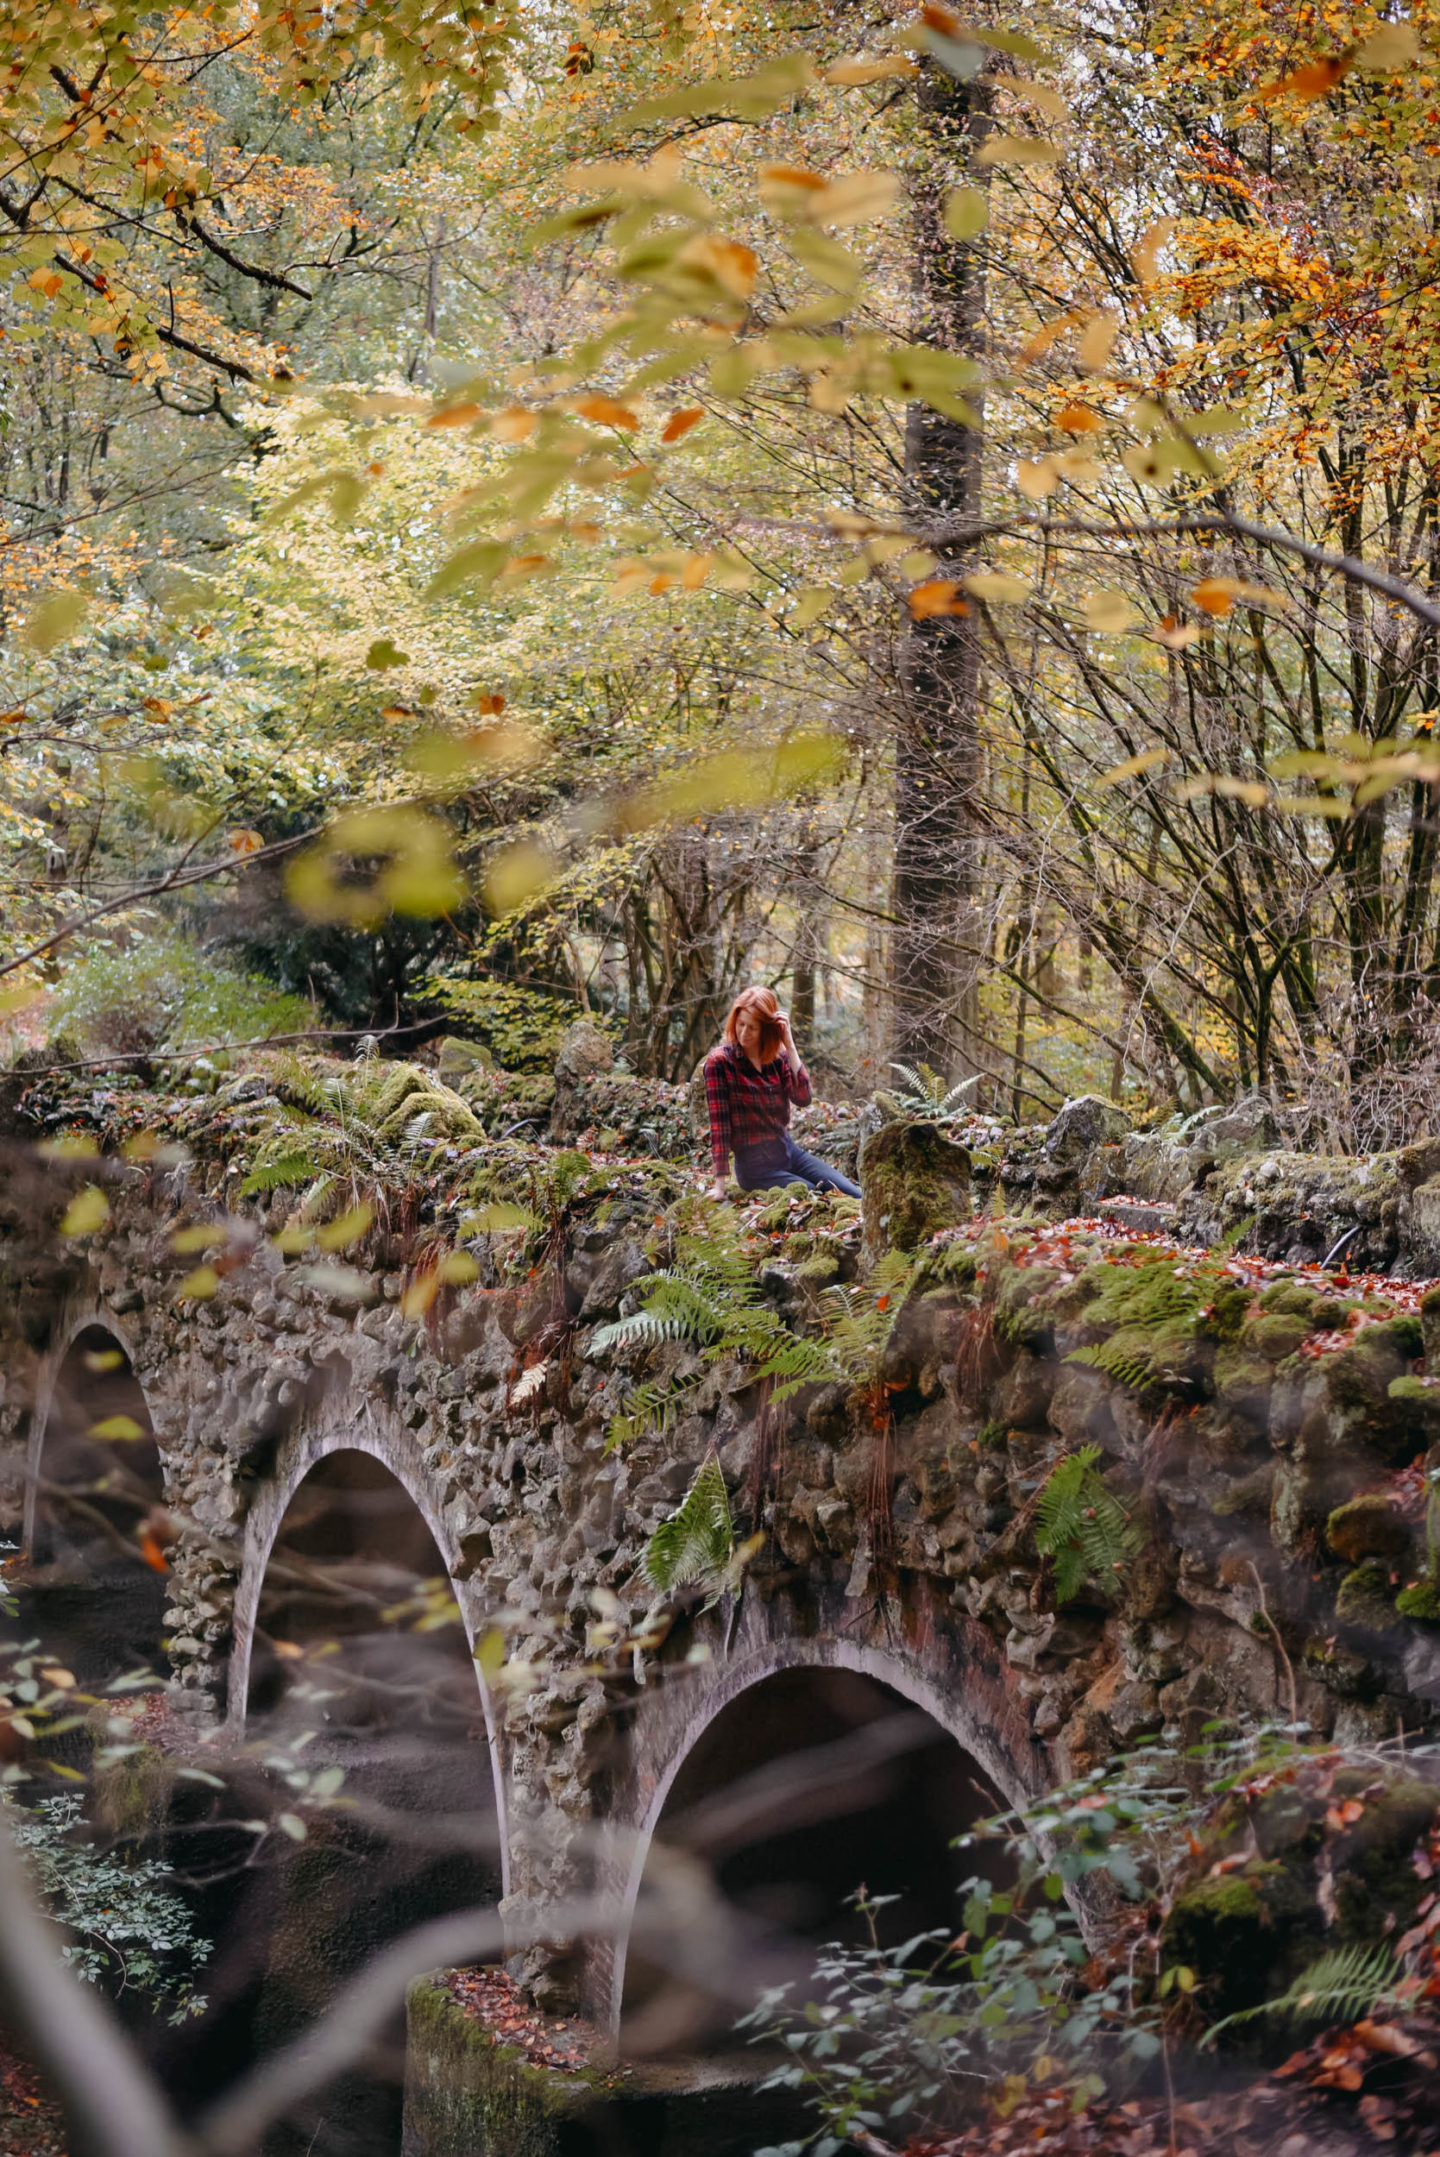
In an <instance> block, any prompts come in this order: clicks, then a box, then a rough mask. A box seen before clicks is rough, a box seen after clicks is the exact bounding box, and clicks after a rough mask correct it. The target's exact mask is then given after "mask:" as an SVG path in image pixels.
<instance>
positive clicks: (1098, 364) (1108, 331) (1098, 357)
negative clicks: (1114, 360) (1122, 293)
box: [1075, 314, 1120, 374]
mask: <svg viewBox="0 0 1440 2157" xmlns="http://www.w3.org/2000/svg"><path fill="white" fill-rule="evenodd" d="M1119 332H1120V324H1119V322H1118V321H1117V320H1116V318H1115V316H1114V315H1106V314H1098V315H1094V316H1092V317H1091V320H1090V322H1089V324H1088V326H1087V328H1086V329H1085V331H1084V332H1083V334H1082V336H1081V338H1080V342H1079V344H1078V345H1077V346H1076V348H1075V357H1076V359H1077V360H1078V361H1079V362H1080V365H1081V366H1082V367H1083V368H1084V370H1085V372H1086V374H1098V373H1099V372H1100V370H1101V368H1102V367H1103V366H1104V365H1105V362H1106V361H1107V360H1108V359H1109V357H1110V350H1111V347H1112V346H1113V344H1114V342H1115V339H1116V337H1117V336H1118V335H1119Z"/></svg>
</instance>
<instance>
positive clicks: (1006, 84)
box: [990, 75, 1070, 120]
mask: <svg viewBox="0 0 1440 2157" xmlns="http://www.w3.org/2000/svg"><path fill="white" fill-rule="evenodd" d="M990 80H991V81H992V82H993V83H994V85H995V87H996V89H997V90H1009V91H1010V93H1011V94H1012V96H1015V97H1023V98H1024V99H1025V100H1026V101H1027V103H1029V104H1031V105H1038V107H1039V108H1040V110H1041V112H1047V113H1048V114H1049V115H1050V117H1051V119H1052V120H1064V119H1066V118H1068V116H1069V112H1070V108H1069V106H1068V105H1067V104H1066V102H1065V100H1064V98H1063V97H1062V96H1061V95H1060V93H1059V91H1058V90H1050V89H1047V88H1046V86H1045V84H1044V83H1040V82H1030V81H1028V80H1026V78H1024V77H1023V76H1020V75H992V76H991V78H990Z"/></svg>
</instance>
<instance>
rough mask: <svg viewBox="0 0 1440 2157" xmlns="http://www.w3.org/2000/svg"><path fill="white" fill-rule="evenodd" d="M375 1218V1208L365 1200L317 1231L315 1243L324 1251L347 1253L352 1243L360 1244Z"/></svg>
mask: <svg viewBox="0 0 1440 2157" xmlns="http://www.w3.org/2000/svg"><path fill="white" fill-rule="evenodd" d="M374 1218H375V1208H374V1207H373V1206H372V1205H370V1204H369V1203H368V1202H367V1201H365V1200H364V1199H362V1200H361V1202H360V1204H359V1205H358V1206H351V1207H350V1209H349V1210H348V1212H345V1213H342V1214H338V1215H337V1216H336V1218H335V1219H334V1220H333V1221H327V1222H326V1224H325V1226H324V1227H323V1228H319V1229H317V1230H316V1231H315V1242H316V1244H317V1246H318V1248H319V1249H320V1250H322V1251H346V1250H348V1249H349V1248H350V1246H351V1244H352V1243H358V1242H359V1241H360V1238H361V1237H362V1236H363V1235H364V1233H365V1231H366V1229H367V1228H369V1226H370V1224H371V1222H372V1221H373V1220H374Z"/></svg>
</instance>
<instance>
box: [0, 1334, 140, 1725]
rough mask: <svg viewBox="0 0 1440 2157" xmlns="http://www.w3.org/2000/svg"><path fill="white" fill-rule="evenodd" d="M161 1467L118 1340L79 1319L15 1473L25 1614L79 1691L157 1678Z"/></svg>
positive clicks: (57, 1360) (54, 1366)
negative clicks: (138, 1673)
mask: <svg viewBox="0 0 1440 2157" xmlns="http://www.w3.org/2000/svg"><path fill="white" fill-rule="evenodd" d="M167 1539H168V1518H167V1516H166V1513H165V1467H164V1462H163V1460H162V1458H161V1454H160V1448H159V1445H158V1444H157V1442H156V1437H155V1427H154V1423H153V1421H152V1418H151V1415H150V1409H149V1405H148V1403H147V1401H146V1398H145V1393H144V1389H143V1387H142V1386H141V1384H140V1381H139V1379H138V1377H137V1376H136V1373H135V1367H134V1362H133V1359H132V1355H131V1351H130V1348H129V1346H128V1344H127V1342H126V1340H125V1338H124V1335H123V1333H122V1332H121V1330H120V1328H119V1327H118V1326H116V1325H114V1324H113V1323H112V1322H111V1321H110V1320H109V1319H108V1317H107V1316H106V1315H105V1314H104V1313H103V1312H93V1313H90V1314H88V1315H86V1316H84V1317H82V1318H79V1319H77V1320H76V1321H75V1323H74V1324H73V1325H72V1326H71V1328H70V1330H69V1332H68V1334H67V1335H65V1336H63V1337H62V1340H61V1342H60V1343H59V1344H57V1348H56V1350H55V1352H54V1354H53V1357H52V1362H51V1367H50V1371H49V1375H48V1378H47V1380H46V1381H45V1383H44V1384H43V1385H42V1388H41V1391H40V1395H39V1398H38V1399H37V1401H36V1413H35V1428H34V1434H33V1437H32V1439H31V1444H30V1449H29V1461H28V1465H27V1470H26V1488H25V1518H24V1528H23V1570H22V1575H21V1584H22V1586H23V1590H24V1598H25V1604H26V1609H27V1614H28V1615H29V1616H30V1617H32V1618H33V1620H34V1622H35V1624H36V1626H37V1627H38V1629H39V1630H40V1631H41V1633H42V1634H43V1636H44V1638H45V1642H46V1647H47V1651H48V1652H49V1653H50V1654H51V1655H52V1657H53V1658H54V1659H56V1660H59V1661H63V1662H64V1663H65V1664H66V1666H67V1667H68V1668H70V1669H71V1670H73V1671H74V1673H75V1676H76V1677H77V1678H78V1679H79V1681H80V1682H81V1684H82V1685H94V1684H103V1683H104V1682H105V1681H106V1680H107V1679H110V1678H113V1677H116V1676H118V1675H120V1674H121V1673H122V1672H127V1671H133V1670H135V1669H137V1668H140V1667H144V1668H148V1669H152V1670H155V1671H157V1672H158V1673H160V1674H162V1675H164V1674H166V1673H167V1670H168V1665H167V1661H166V1658H165V1655H164V1651H163V1646H162V1639H163V1633H164V1614H165V1606H166V1603H167V1601H168V1598H169V1584H168V1581H167V1578H166V1571H167V1568H166V1561H165V1558H164V1554H163V1544H164V1542H165V1541H166V1540H167Z"/></svg>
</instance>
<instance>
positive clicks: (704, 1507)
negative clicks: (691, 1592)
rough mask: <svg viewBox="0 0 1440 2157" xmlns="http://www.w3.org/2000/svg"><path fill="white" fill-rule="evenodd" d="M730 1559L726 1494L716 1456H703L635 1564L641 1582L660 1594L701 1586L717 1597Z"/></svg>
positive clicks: (731, 1535)
mask: <svg viewBox="0 0 1440 2157" xmlns="http://www.w3.org/2000/svg"><path fill="white" fill-rule="evenodd" d="M734 1556H735V1526H734V1523H733V1521H732V1520H731V1518H730V1494H729V1492H728V1491H727V1490H726V1488H725V1478H724V1476H723V1475H722V1474H721V1472H720V1462H719V1460H718V1459H717V1457H716V1455H715V1454H714V1453H713V1452H711V1453H707V1454H706V1456H705V1458H704V1460H702V1461H701V1463H700V1466H699V1467H698V1468H697V1469H696V1471H695V1478H694V1481H693V1482H692V1483H691V1485H690V1488H689V1490H688V1491H687V1492H686V1493H685V1496H684V1497H683V1498H682V1500H681V1501H680V1504H679V1505H678V1506H677V1507H676V1508H675V1511H674V1512H673V1513H671V1514H670V1515H669V1517H668V1519H665V1520H662V1521H661V1523H660V1525H659V1527H658V1528H657V1529H656V1530H655V1532H654V1534H653V1535H652V1536H651V1537H650V1540H649V1542H648V1543H647V1544H646V1545H645V1549H644V1552H643V1554H642V1556H641V1559H640V1564H641V1568H642V1570H643V1572H644V1574H645V1577H646V1579H647V1580H648V1581H649V1582H650V1585H651V1587H652V1588H654V1589H655V1590H656V1591H657V1592H658V1593H659V1594H661V1595H670V1594H672V1593H673V1592H674V1591H675V1589H677V1588H688V1587H691V1586H692V1585H694V1584H695V1583H696V1582H704V1583H706V1584H707V1585H708V1586H711V1587H713V1588H714V1589H715V1590H716V1592H717V1593H719V1592H720V1591H721V1589H723V1587H724V1585H725V1582H726V1581H727V1579H728V1576H729V1572H730V1566H731V1563H732V1561H733V1559H734Z"/></svg>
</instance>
